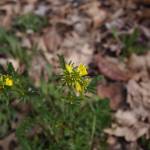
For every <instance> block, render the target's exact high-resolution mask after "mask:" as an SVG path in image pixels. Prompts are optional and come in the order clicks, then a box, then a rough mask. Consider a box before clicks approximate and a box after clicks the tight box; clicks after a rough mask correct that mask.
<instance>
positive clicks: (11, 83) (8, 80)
mask: <svg viewBox="0 0 150 150" xmlns="http://www.w3.org/2000/svg"><path fill="white" fill-rule="evenodd" d="M5 85H7V86H12V85H13V80H12V79H10V78H8V77H7V78H6V79H5Z"/></svg>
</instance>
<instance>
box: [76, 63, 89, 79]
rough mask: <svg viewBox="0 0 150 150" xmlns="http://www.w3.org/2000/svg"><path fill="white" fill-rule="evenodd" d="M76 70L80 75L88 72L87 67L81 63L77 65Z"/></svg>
mask: <svg viewBox="0 0 150 150" xmlns="http://www.w3.org/2000/svg"><path fill="white" fill-rule="evenodd" d="M77 71H78V72H79V74H80V76H85V75H87V74H88V72H87V68H86V67H85V66H84V65H83V64H80V65H79V66H78V68H77Z"/></svg>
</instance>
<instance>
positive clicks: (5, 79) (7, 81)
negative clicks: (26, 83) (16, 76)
mask: <svg viewBox="0 0 150 150" xmlns="http://www.w3.org/2000/svg"><path fill="white" fill-rule="evenodd" d="M13 84H14V82H13V79H12V77H11V76H9V75H0V87H1V88H3V87H4V86H9V87H11V86H13Z"/></svg>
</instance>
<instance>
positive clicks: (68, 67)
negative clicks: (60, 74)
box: [65, 64, 73, 73]
mask: <svg viewBox="0 0 150 150" xmlns="http://www.w3.org/2000/svg"><path fill="white" fill-rule="evenodd" d="M65 67H66V70H67V71H68V72H69V73H71V72H72V71H73V67H72V65H69V64H66V65H65Z"/></svg>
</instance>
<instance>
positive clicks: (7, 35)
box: [0, 28, 31, 64]
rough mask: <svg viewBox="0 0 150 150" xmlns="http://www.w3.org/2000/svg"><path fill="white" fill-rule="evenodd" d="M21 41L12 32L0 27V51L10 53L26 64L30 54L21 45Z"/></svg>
mask: <svg viewBox="0 0 150 150" xmlns="http://www.w3.org/2000/svg"><path fill="white" fill-rule="evenodd" d="M20 43H21V41H20V39H19V38H17V37H16V36H15V35H14V33H13V32H11V31H6V30H5V29H4V28H0V53H3V54H6V55H11V56H13V57H14V58H19V60H20V61H21V62H23V63H25V64H28V62H29V59H30V57H31V55H29V54H28V53H27V51H26V49H25V48H23V47H22V46H21V44H20Z"/></svg>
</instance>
